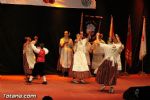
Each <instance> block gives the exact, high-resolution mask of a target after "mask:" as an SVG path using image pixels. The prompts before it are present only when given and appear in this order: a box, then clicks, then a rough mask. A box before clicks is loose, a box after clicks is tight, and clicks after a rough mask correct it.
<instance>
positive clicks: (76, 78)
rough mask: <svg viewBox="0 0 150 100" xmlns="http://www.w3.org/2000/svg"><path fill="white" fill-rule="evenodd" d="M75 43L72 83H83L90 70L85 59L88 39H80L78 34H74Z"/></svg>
mask: <svg viewBox="0 0 150 100" xmlns="http://www.w3.org/2000/svg"><path fill="white" fill-rule="evenodd" d="M76 37H77V39H76V43H75V45H74V52H75V53H74V59H73V67H72V77H73V81H72V82H74V83H79V82H81V83H85V80H84V79H85V78H89V77H90V71H89V67H88V62H87V59H86V55H85V52H86V49H85V46H86V43H87V41H88V39H87V38H85V39H81V36H80V34H77V35H76Z"/></svg>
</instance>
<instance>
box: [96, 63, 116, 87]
mask: <svg viewBox="0 0 150 100" xmlns="http://www.w3.org/2000/svg"><path fill="white" fill-rule="evenodd" d="M96 81H97V83H99V84H104V85H105V86H111V85H116V82H117V64H116V63H115V64H114V66H112V61H110V60H105V61H104V62H103V63H102V64H101V65H100V67H99V68H98V71H97V74H96Z"/></svg>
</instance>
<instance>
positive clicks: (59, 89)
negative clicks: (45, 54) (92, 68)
mask: <svg viewBox="0 0 150 100" xmlns="http://www.w3.org/2000/svg"><path fill="white" fill-rule="evenodd" d="M47 80H48V84H47V85H43V84H41V83H42V79H40V78H39V79H38V80H34V81H33V83H32V84H27V83H26V82H25V80H24V76H23V75H1V76H0V100H42V98H43V97H44V96H46V95H48V96H51V97H52V98H53V99H54V100H123V93H124V92H125V91H126V90H127V89H128V88H129V87H133V86H150V75H145V76H141V75H137V74H136V75H129V76H121V77H119V78H118V80H117V85H116V87H115V93H114V94H109V93H107V92H108V91H107V89H108V88H106V91H105V92H100V85H99V84H97V83H96V82H95V77H92V78H89V79H87V80H86V81H87V82H88V83H87V84H74V83H71V80H72V79H71V78H68V77H62V76H59V75H47ZM9 94H10V95H28V94H29V95H30V94H32V95H36V98H32V99H31V98H30V99H29V98H28V99H6V97H7V98H8V95H9Z"/></svg>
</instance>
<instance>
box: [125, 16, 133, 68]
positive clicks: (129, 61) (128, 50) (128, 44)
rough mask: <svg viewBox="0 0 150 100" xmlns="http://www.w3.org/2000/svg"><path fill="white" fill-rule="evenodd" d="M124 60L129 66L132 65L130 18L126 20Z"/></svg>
mask: <svg viewBox="0 0 150 100" xmlns="http://www.w3.org/2000/svg"><path fill="white" fill-rule="evenodd" d="M125 58H126V62H127V64H129V66H131V65H132V31H131V21H130V17H129V19H128V34H127V41H126V47H125Z"/></svg>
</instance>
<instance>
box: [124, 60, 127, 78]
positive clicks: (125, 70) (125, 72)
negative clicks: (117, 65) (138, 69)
mask: <svg viewBox="0 0 150 100" xmlns="http://www.w3.org/2000/svg"><path fill="white" fill-rule="evenodd" d="M123 75H124V76H127V75H128V72H127V62H126V60H125V69H124V73H123Z"/></svg>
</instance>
